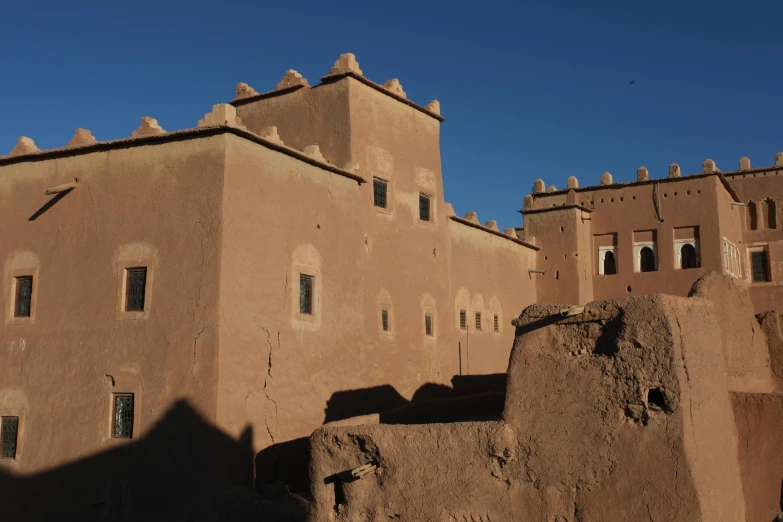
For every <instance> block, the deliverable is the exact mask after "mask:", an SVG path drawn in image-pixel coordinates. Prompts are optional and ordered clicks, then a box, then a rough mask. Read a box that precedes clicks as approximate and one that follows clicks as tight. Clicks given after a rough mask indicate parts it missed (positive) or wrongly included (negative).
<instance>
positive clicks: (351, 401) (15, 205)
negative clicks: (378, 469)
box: [0, 55, 783, 515]
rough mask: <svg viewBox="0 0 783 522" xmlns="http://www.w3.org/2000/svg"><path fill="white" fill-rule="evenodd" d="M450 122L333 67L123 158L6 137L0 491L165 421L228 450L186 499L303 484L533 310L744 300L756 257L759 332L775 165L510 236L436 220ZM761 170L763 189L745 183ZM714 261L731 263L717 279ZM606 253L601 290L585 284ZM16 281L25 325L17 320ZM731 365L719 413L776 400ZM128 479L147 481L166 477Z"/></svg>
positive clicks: (106, 498) (445, 208)
mask: <svg viewBox="0 0 783 522" xmlns="http://www.w3.org/2000/svg"><path fill="white" fill-rule="evenodd" d="M195 119H196V118H194V120H195ZM443 121H444V120H443V118H442V116H441V115H440V107H439V104H438V103H437V102H434V101H433V102H430V103H428V104H427V105H424V106H419V105H416V104H414V103H413V102H411V101H409V100H407V98H406V95H405V93H404V91H403V89H402V86H401V85H400V84H399V82H398V81H396V80H390V81H388V82H386V83H385V84H383V85H380V84H376V83H374V82H372V81H370V80H368V79H366V78H365V77H364V76H363V75H362V72H361V69H360V68H359V65H358V63H357V62H356V61H355V58H353V56H352V55H343V56H341V57H340V59H339V60H338V61H337V62H336V63H335V65H334V67H333V68H332V70H331V71H330V72H329V74H328V75H326V76H325V77H324V78H322V79H321V82H320V83H319V84H318V85H315V86H312V87H311V86H310V85H309V84H308V82H307V80H305V79H304V78H302V77H301V76H300V75H298V73H295V72H294V71H289V72H288V73H286V75H285V77H284V78H283V80H282V81H281V82H280V84H278V86H277V88H276V89H275V90H273V91H270V92H267V93H263V94H259V93H257V92H255V91H254V90H253V89H252V88H251V87H249V86H248V85H246V84H239V85H238V86H237V93H236V98H235V99H234V100H233V101H232V102H231V103H230V104H223V105H216V106H215V107H213V109H212V111H211V112H209V113H207V114H206V115H204V117H203V118H202V119H201V120H200V121H198V123H197V124H196V126H195V127H194V128H192V129H187V130H182V131H176V132H167V131H165V130H164V129H163V128H161V127H160V125H159V124H158V122H157V121H156V120H154V119H152V118H148V117H145V118H143V119H142V123H141V125H140V127H139V128H138V129H136V130H135V131H133V133H132V134H131V136H130V137H129V138H127V139H120V140H115V141H97V140H96V139H95V138H94V137H93V136H92V135H91V133H90V132H89V131H86V130H84V129H78V130H77V132H76V134H75V136H74V137H73V139H72V140H71V141H70V142H69V143H68V145H67V146H65V147H63V148H59V149H52V150H44V151H41V150H38V148H37V147H36V146H35V144H34V142H33V141H32V140H30V139H29V138H21V139H20V141H19V143H18V144H17V145H16V147H14V149H13V150H12V151H11V153H10V154H9V155H8V156H5V157H0V191H2V193H3V203H2V205H0V219H2V222H3V223H4V234H3V240H2V241H1V242H0V259H2V260H3V266H4V272H3V292H2V295H0V303H2V305H3V306H4V307H5V308H4V310H5V311H4V313H5V317H4V322H3V325H2V330H1V331H0V337H1V339H0V340H1V341H2V348H0V357H2V360H3V361H4V364H2V366H0V417H16V418H18V433H17V438H16V441H17V444H16V448H15V456H14V457H13V458H7V459H0V471H3V472H10V473H13V474H17V475H20V476H21V475H25V476H33V475H36V474H38V475H42V474H47V473H48V474H51V473H52V470H55V469H59V468H58V467H62V466H67V465H72V464H74V463H76V462H80V461H82V460H85V459H95V458H96V455H100V454H102V453H103V452H123V451H125V450H128V448H133V447H134V446H132V445H133V443H134V440H138V439H142V440H144V439H145V437H148V436H153V435H154V434H155V433H158V432H159V431H160V426H171V425H172V423H171V422H169V420H170V419H172V418H179V416H180V415H181V416H184V417H185V418H188V419H191V418H199V419H201V420H203V422H204V423H206V424H209V425H210V426H213V427H215V428H216V429H217V431H219V432H220V433H222V434H223V435H224V436H225V437H226V438H227V440H229V441H238V442H237V448H238V449H237V450H236V455H238V456H237V457H236V458H233V457H232V458H225V455H222V454H221V451H220V449H219V448H221V447H224V446H225V445H228V446H231V443H230V442H226V441H225V440H224V439H223V438H221V437H218V438H217V439H216V440H215V442H214V445H212V443H211V442H210V443H209V444H207V446H208V447H210V448H213V446H214V448H213V449H210V450H208V451H207V454H208V455H207V456H206V457H204V458H203V459H202V460H199V461H197V462H196V461H194V462H193V465H192V466H193V469H187V465H185V469H183V474H186V475H187V474H191V475H192V476H193V477H194V480H195V479H196V478H197V479H198V480H199V483H200V484H202V485H203V484H208V483H214V484H216V485H219V484H225V483H229V484H230V483H252V481H253V478H254V475H255V480H256V482H257V483H265V482H273V481H276V480H284V481H287V482H289V483H290V484H292V485H293V487H295V488H301V487H306V474H307V462H306V460H307V456H308V453H309V452H308V445H309V441H308V437H309V436H310V434H311V433H312V432H313V430H315V429H317V428H318V427H319V426H321V425H323V424H324V423H326V422H330V421H337V420H340V419H343V418H347V417H353V416H356V415H361V414H367V413H377V412H379V411H383V410H384V409H388V408H389V407H390V406H395V407H396V406H400V405H402V404H405V403H407V402H408V401H411V400H413V399H414V398H416V397H417V396H418V394H421V393H422V391H423V390H425V389H432V387H433V386H435V388H436V389H438V386H439V387H441V388H445V387H446V386H447V385H449V383H451V381H452V378H453V377H454V376H460V375H466V374H471V375H476V374H497V373H505V371H506V369H507V367H508V362H509V356H510V354H511V348H512V346H513V343H514V339H515V328H514V327H513V326H512V325H511V321H512V319H514V318H516V317H518V316H519V315H520V313H521V312H522V310H523V309H525V307H527V306H529V305H532V304H535V303H570V304H575V305H578V304H585V303H588V302H590V301H593V300H597V299H607V298H611V297H617V296H621V295H622V296H625V295H628V294H629V293H630V294H632V295H636V294H644V293H661V292H662V293H671V294H675V295H685V294H687V293H688V290H689V289H690V288H691V285H692V284H693V282H694V281H695V280H696V279H697V278H699V277H700V276H702V275H704V274H706V273H707V272H710V271H716V272H723V273H726V272H729V271H730V272H731V273H732V274H733V276H735V277H737V278H738V279H748V278H749V277H750V276H749V274H750V268H749V267H748V262H749V258H748V255H749V252H750V250H748V248H751V249H766V250H768V252H769V259H770V271H769V275H770V279H771V281H770V282H768V283H753V282H751V283H750V285H749V286H750V295H751V296H752V298H753V300H754V303H755V306H756V309H757V310H758V311H764V310H767V309H771V308H775V307H777V306H779V295H778V289H779V288H780V287H779V286H778V285H779V282H778V280H779V279H780V277H781V276H780V274H783V272H782V271H781V270H782V269H781V268H779V263H780V259H783V258H780V257H778V256H777V252H778V251H779V249H780V247H779V245H778V243H777V242H778V241H779V239H780V238H778V235H777V234H778V232H777V223H778V222H779V221H780V220H779V219H777V218H775V219H773V221H774V224H775V226H772V225H770V223H771V222H770V221H769V220H768V221H764V219H763V218H764V216H766V218H765V219H768V218H769V216H770V215H771V214H770V211H769V205H770V203H763V201H767V200H776V201H779V200H780V197H779V196H780V195H779V194H778V193H777V192H775V190H776V189H775V187H776V185H775V181H774V180H775V179H776V178H774V176H772V173H773V172H774V173H775V175H777V172H778V171H777V170H776V169H775V168H773V167H771V168H769V169H760V170H759V169H756V170H754V171H749V170H747V169H746V170H745V171H741V172H737V173H727V174H726V175H723V174H721V173H719V172H717V170H716V169H714V168H713V167H714V166H709V165H708V166H706V167H705V172H704V173H701V174H699V175H694V176H685V177H677V176H674V175H673V176H672V177H669V178H665V179H661V180H659V181H650V180H640V181H639V182H636V183H630V184H610V183H606V184H603V185H600V186H596V187H588V188H581V189H580V188H578V187H576V186H575V185H576V182H575V180H573V181H572V180H569V186H570V189H569V190H566V191H552V192H547V191H546V190H545V189H544V186H543V182H537V183H536V186H535V187H534V191H533V194H531V195H530V196H528V197H527V198H525V203H524V205H525V206H524V209H523V211H522V214H523V216H524V228H519V229H506V230H505V231H500V230H498V227H497V224H496V222H494V221H487V222H485V223H483V224H482V223H481V222H480V221H479V220H478V218H477V216H476V215H475V213H472V212H469V213H467V214H465V215H464V217H458V216H456V215H455V213H454V210H453V209H452V208H451V205H449V204H448V203H447V202H446V201H445V199H444V195H443V191H444V188H443V187H444V178H443V173H442V170H441V158H440V146H439V141H440V125H441V123H442V122H443ZM708 167H709V168H708ZM780 168H781V169H783V166H781V167H780ZM760 172H763V173H767V174H769V176H768V177H766V178H763V179H760V178H748V177H747V176H748V175H750V174H754V175H755V174H757V173H760ZM677 173H678V172H677ZM645 175H646V174H645ZM641 176H642V175H641V173H640V177H641ZM754 180H758V181H754ZM376 181H380V182H382V183H383V184H384V186H385V187H386V191H385V199H386V204H385V205H382V206H379V205H378V204H376V192H375V191H376ZM603 181H604V182H609V181H610V180H608V179H606V178H604V179H603ZM754 183H755V184H754ZM45 191H46V193H45ZM659 192H660V195H659V197H656V198H653V195H654V194H656V195H657V194H658V193H659ZM422 198H424V199H425V200H426V201H427V202H428V210H429V211H428V215H427V216H426V219H422V216H423V215H422V210H421V205H422ZM661 202H662V203H661ZM752 202H758V206H753V205H741V204H737V203H752ZM764 205H766V206H764ZM762 206H763V209H766V210H763V209H762ZM754 208H758V209H759V210H758V212H759V216H761V217H757V218H756V221H754V223H756V226H755V227H754V228H752V229H751V227H750V219H749V217H748V216H749V214H748V212H749V209H754ZM774 208H775V209H776V212H778V211H780V208H779V206H775V207H774ZM764 212H766V213H764ZM762 214H763V215H762ZM661 217H662V218H663V220H662V221H661V219H660V218H661ZM762 222H765V223H767V224H766V225H763V224H758V223H762ZM688 241H690V242H691V243H693V244H694V246H695V248H696V249H697V251H698V267H695V268H689V269H687V270H681V269H679V268H676V266H675V265H676V263H677V251H676V247H681V246H682V245H683V244H684V243H687V242H688ZM724 241H728V242H730V243H731V244H732V245H735V246H736V247H737V257H736V260H735V261H732V263H733V264H732V265H731V267H730V268H731V270H729V265H728V264H727V262H726V257H725V256H724V254H723V247H724ZM637 243H639V244H642V243H643V244H645V245H646V244H652V245H653V246H654V250H655V253H656V268H657V270H655V271H653V272H645V273H641V272H638V271H636V270H634V269H633V267H634V266H635V263H636V257H635V256H636V254H637V253H636V252H635V250H634V249H635V247H636V246H637V245H636V244H637ZM607 248H608V249H610V250H612V251H613V252H614V253H615V254H616V256H617V261H616V267H617V274H615V275H606V274H603V273H602V270H601V265H600V263H599V255H600V254H601V253H605V252H606V250H607ZM781 255H783V251H781ZM138 267H144V268H146V284H145V293H144V294H145V295H144V306H143V309H142V310H139V311H132V310H131V311H128V310H126V308H127V299H128V294H129V286H128V285H129V284H130V283H129V282H128V281H129V279H128V270H129V269H133V268H138ZM303 276H304V277H306V278H308V279H309V280H310V281H311V284H312V287H311V290H312V298H311V302H310V307H311V308H310V310H309V312H307V313H302V311H301V310H302V308H301V292H302V288H303V287H302V286H301V285H302V283H301V278H302V277H303ZM26 277H32V296H31V299H30V314H29V317H27V316H24V315H23V316H18V314H17V304H18V301H19V292H18V288H19V284H20V283H19V281H20V278H26ZM629 289H630V290H629ZM740 358H741V357H740ZM731 361H734V359H731ZM731 361H728V360H727V364H728V363H729V362H731ZM735 362H736V363H737V364H740V363H742V364H745V363H747V364H749V365H750V366H749V368H750V369H747V371H746V373H747V375H745V374H742V372H739V373H737V374H736V375H734V374H732V375H733V377H731V376H730V378H735V379H736V383H735V384H736V385H735V386H733V387H732V390H734V391H743V392H757V391H766V390H767V389H768V388H769V386H770V384H769V383H770V382H771V381H770V380H769V379H768V378H767V377H764V376H763V375H762V376H761V377H759V375H761V374H760V373H759V372H757V371H756V370H757V368H756V366H757V363H758V361H756V359H752V361H750V362H747V361H745V362H743V361H735ZM740 365H741V364H740ZM762 373H763V372H762ZM765 379H767V380H765ZM428 386H429V387H430V388H427V387H428ZM117 394H129V395H131V394H132V396H133V401H134V409H133V417H132V437H131V438H130V439H128V438H116V437H114V436H113V435H114V432H113V430H114V425H113V422H114V420H115V417H116V411H115V406H114V404H115V403H114V400H115V396H116V395H117ZM183 405H186V406H187V408H185V409H183V408H184V406H183ZM183 412H184V413H183ZM191 412H192V415H191ZM210 433H211V432H210ZM211 436H212V435H210V437H211ZM210 440H211V439H210ZM246 453H249V454H252V455H254V456H255V458H254V461H255V469H254V470H253V469H252V466H251V469H250V470H249V471H248V469H247V463H246V462H244V461H243V459H244V455H245V454H246ZM123 458H126V457H123ZM144 458H146V459H148V461H149V462H148V464H149V465H150V466H153V465H154V464H155V463H156V462H158V459H160V458H161V455H154V456H148V457H144ZM140 460H143V459H140ZM74 465H75V464H74ZM303 475H304V477H303ZM138 476H140V475H138V474H137V475H134V474H130V475H129V474H128V473H127V472H126V471H125V469H124V468H123V467H121V466H117V467H116V468H114V469H113V470H112V471H110V472H106V473H105V474H104V475H101V476H100V477H99V478H95V477H93V478H92V479H91V480H90V481H87V482H85V483H84V484H82V485H80V486H79V487H78V488H76V490H74V491H68V492H67V493H68V494H67V497H68V499H69V502H70V503H71V504H72V505H73V510H74V513H75V514H77V512H78V510H79V509H82V508H83V509H84V510H85V511H84V513H89V512H90V509H91V508H89V506H91V505H101V506H111V505H113V504H112V503H113V502H115V501H116V502H115V503H116V504H117V505H123V506H127V502H126V501H125V500H122V499H124V498H125V496H126V495H127V496H130V495H131V493H130V492H131V491H136V492H137V498H138V495H139V494H138V492H139V491H140V490H143V489H144V488H147V489H155V488H156V487H157V486H160V487H164V486H165V485H166V481H167V480H169V479H168V477H167V476H166V475H165V474H162V475H161V476H160V477H155V476H151V477H148V478H147V479H145V480H147V481H148V482H145V485H144V486H143V487H142V486H140V485H138V484H136V485H134V484H135V482H134V481H136V480H137V477H138ZM158 480H159V481H160V483H159V484H158V483H157V482H156V481H158ZM302 480H304V481H305V482H304V483H303V482H302ZM118 491H119V492H121V493H118ZM118 495H120V497H121V498H120V497H117V496H118ZM80 498H84V499H89V501H88V500H85V501H84V502H81V501H79V500H78V499H80ZM117 498H120V500H116V499H117ZM96 499H97V500H96ZM123 502H124V503H123ZM137 502H138V503H139V504H143V501H137ZM150 502H151V501H150ZM80 506H81V508H80ZM85 506H87V507H85ZM100 509H109V508H105V507H104V508H100ZM117 509H120V508H117ZM123 509H125V508H123ZM82 514H83V513H82V512H78V515H82Z"/></svg>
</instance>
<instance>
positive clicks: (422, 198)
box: [419, 194, 430, 221]
mask: <svg viewBox="0 0 783 522" xmlns="http://www.w3.org/2000/svg"><path fill="white" fill-rule="evenodd" d="M419 219H420V220H422V221H429V220H430V197H429V196H427V195H425V194H419Z"/></svg>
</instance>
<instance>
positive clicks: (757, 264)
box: [750, 251, 769, 283]
mask: <svg viewBox="0 0 783 522" xmlns="http://www.w3.org/2000/svg"><path fill="white" fill-rule="evenodd" d="M750 264H751V267H752V270H753V282H754V283H763V282H766V281H769V274H768V273H767V266H768V265H767V252H766V251H761V252H751V253H750Z"/></svg>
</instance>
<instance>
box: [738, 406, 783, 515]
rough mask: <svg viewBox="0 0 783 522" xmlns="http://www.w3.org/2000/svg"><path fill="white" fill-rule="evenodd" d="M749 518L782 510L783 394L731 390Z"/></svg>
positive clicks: (743, 487) (746, 510)
mask: <svg viewBox="0 0 783 522" xmlns="http://www.w3.org/2000/svg"><path fill="white" fill-rule="evenodd" d="M731 402H732V405H733V407H734V417H735V419H736V426H737V432H738V436H739V439H738V441H737V447H738V449H739V464H740V471H741V473H742V489H743V491H744V495H745V513H746V517H747V518H746V520H748V522H751V521H753V520H762V521H766V520H776V519H777V517H778V514H779V513H780V512H781V511H783V501H782V500H781V499H783V482H781V472H780V470H781V469H783V436H781V434H783V395H779V394H774V395H773V394H761V393H732V394H731Z"/></svg>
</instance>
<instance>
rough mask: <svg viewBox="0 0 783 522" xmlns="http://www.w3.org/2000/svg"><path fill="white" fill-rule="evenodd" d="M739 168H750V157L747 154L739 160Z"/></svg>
mask: <svg viewBox="0 0 783 522" xmlns="http://www.w3.org/2000/svg"><path fill="white" fill-rule="evenodd" d="M739 169H740V170H750V158H749V157H747V156H742V157H741V158H740V161H739Z"/></svg>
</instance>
